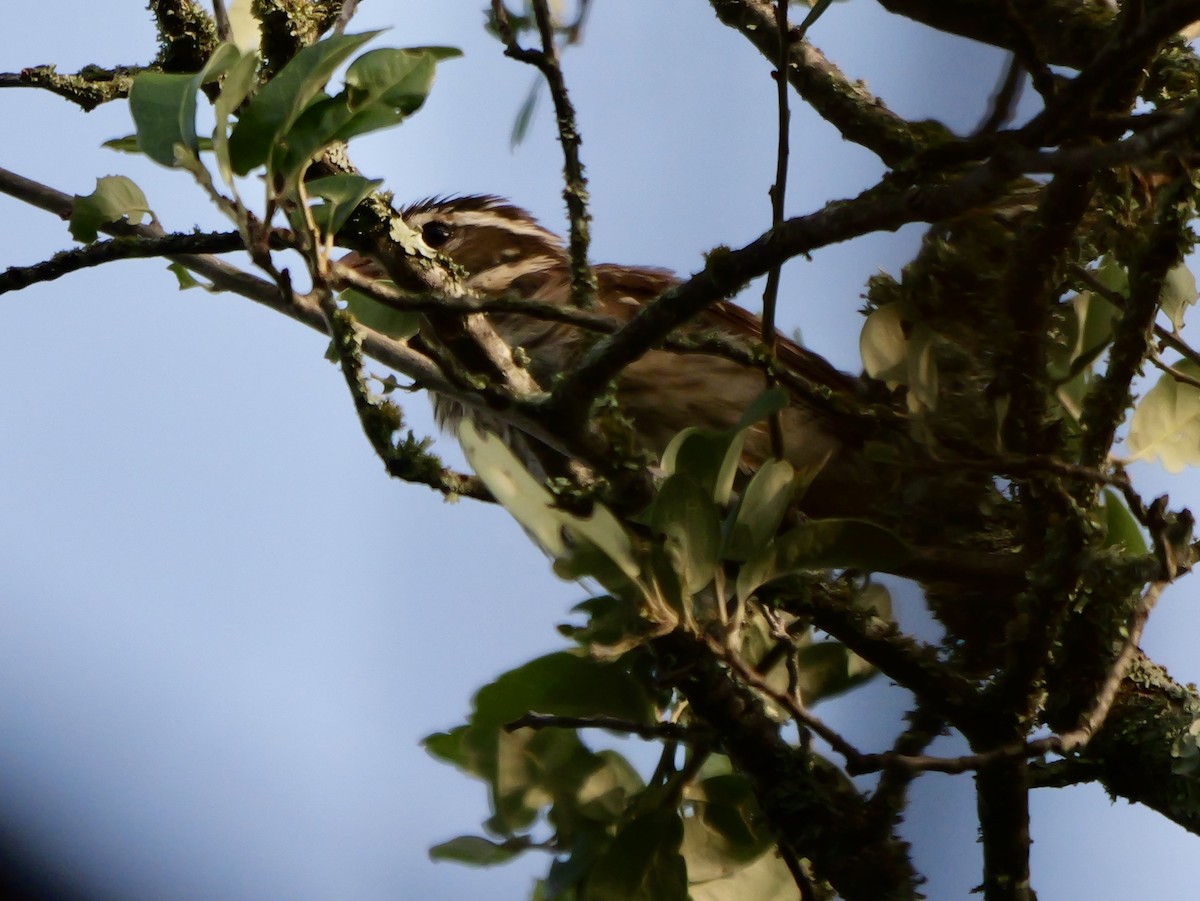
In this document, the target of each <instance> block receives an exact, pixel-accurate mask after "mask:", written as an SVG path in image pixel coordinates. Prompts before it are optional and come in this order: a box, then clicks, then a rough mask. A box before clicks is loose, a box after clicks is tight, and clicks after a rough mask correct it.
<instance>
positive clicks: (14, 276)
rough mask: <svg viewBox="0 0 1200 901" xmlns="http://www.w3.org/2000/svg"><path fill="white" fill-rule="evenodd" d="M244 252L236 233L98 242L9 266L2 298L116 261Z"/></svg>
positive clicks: (1, 282)
mask: <svg viewBox="0 0 1200 901" xmlns="http://www.w3.org/2000/svg"><path fill="white" fill-rule="evenodd" d="M272 240H273V243H274V245H275V246H276V247H279V248H282V247H284V246H285V243H284V240H283V235H282V233H279V232H277V233H275V234H274V235H273V237H272ZM245 249H246V246H245V244H243V243H242V237H241V235H240V234H238V233H237V232H236V231H230V232H191V233H188V232H174V233H172V234H165V235H161V236H158V237H138V236H132V235H131V236H127V237H120V238H113V239H111V240H107V241H95V242H93V243H91V244H88V245H86V246H84V247H75V248H72V249H71V250H63V251H60V252H58V253H56V254H55V255H54V256H52V257H51V258H50V259H48V260H44V261H43V262H41V263H34V264H33V265H31V266H10V267H9V268H8V269H5V270H4V271H3V272H0V294H4V293H7V292H9V291H19V290H21V289H22V288H28V287H29V286H30V285H35V284H38V283H40V282H50V281H54V280H55V279H58V278H62V277H63V276H64V275H69V274H71V273H73V272H79V271H80V270H82V269H89V268H91V267H93V266H100V265H103V264H105V263H111V262H114V261H116V260H134V259H146V258H150V257H169V256H173V255H175V254H180V253H188V254H196V253H205V254H208V253H234V252H236V251H239V250H245Z"/></svg>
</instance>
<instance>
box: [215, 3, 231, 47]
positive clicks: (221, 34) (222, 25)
mask: <svg viewBox="0 0 1200 901" xmlns="http://www.w3.org/2000/svg"><path fill="white" fill-rule="evenodd" d="M213 19H215V20H216V23H217V37H218V38H220V39H221V40H222V41H232V40H233V24H232V23H231V22H230V21H229V10H227V9H226V8H225V0H213Z"/></svg>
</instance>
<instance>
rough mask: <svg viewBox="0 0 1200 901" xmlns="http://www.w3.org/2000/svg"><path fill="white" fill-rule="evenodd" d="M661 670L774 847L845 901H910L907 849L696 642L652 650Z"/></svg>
mask: <svg viewBox="0 0 1200 901" xmlns="http://www.w3.org/2000/svg"><path fill="white" fill-rule="evenodd" d="M654 647H655V649H656V651H657V653H658V654H659V655H660V656H661V657H662V659H663V663H664V670H665V671H666V672H669V673H673V674H674V675H673V676H672V681H673V682H674V683H675V684H676V686H677V687H678V688H679V690H680V691H681V692H682V693H683V694H684V696H685V697H686V698H687V699H688V702H689V704H690V705H691V708H692V710H693V711H694V712H695V714H696V716H697V717H699V718H700V719H701V720H702V721H703V722H705V723H707V724H708V725H709V726H710V727H712V729H713V732H714V733H715V734H716V735H719V736H721V744H722V750H723V751H724V752H725V753H727V754H728V755H729V757H730V759H731V760H732V761H733V763H734V765H735V766H736V767H737V768H738V770H739V771H741V772H743V773H745V774H746V776H747V777H748V778H749V779H750V783H751V785H752V786H753V787H754V792H755V795H756V796H757V798H758V802H759V805H760V806H761V807H762V810H763V813H764V815H765V817H766V820H767V823H768V824H769V825H770V826H771V828H772V830H773V831H774V832H775V835H776V838H777V840H778V841H779V842H780V844H781V845H784V846H786V847H787V848H788V849H790V851H791V852H792V853H794V854H795V855H796V857H797V858H800V859H805V858H807V859H808V860H809V861H810V862H811V863H812V865H813V868H814V870H815V873H816V875H817V877H818V878H821V879H826V880H828V881H829V882H830V884H832V885H833V887H834V888H835V889H836V890H837V891H838V893H839V895H840V896H841V897H843V898H845V899H846V901H900V899H905V901H911V899H915V898H916V897H917V893H916V884H917V881H918V877H917V875H916V873H915V872H914V871H913V869H912V864H911V863H910V862H909V860H908V855H907V849H906V847H905V845H904V843H903V842H901V841H900V840H899V839H898V838H897V837H896V836H895V835H893V834H891V833H890V832H889V833H888V834H887V835H885V836H880V835H879V834H878V824H877V823H875V822H873V821H871V820H870V819H869V818H868V808H867V805H866V802H865V801H864V799H863V798H862V796H861V795H860V794H859V792H858V791H857V790H856V789H855V788H854V786H853V785H852V784H851V783H850V781H849V780H848V779H846V778H845V777H844V776H842V775H841V774H840V773H839V771H838V770H837V769H836V768H835V767H833V766H832V765H831V764H830V763H828V762H827V761H825V760H823V759H822V758H820V757H818V756H816V755H814V754H812V753H811V752H810V751H808V750H807V749H805V748H794V747H791V746H790V745H788V744H787V742H785V741H784V740H783V738H782V737H781V736H780V734H779V726H778V724H776V723H775V722H774V721H773V720H772V719H771V718H770V717H769V716H767V714H766V713H765V711H764V710H763V707H762V703H761V702H760V701H759V700H758V698H757V697H756V696H755V695H754V693H753V692H752V691H751V690H750V689H749V688H747V687H746V686H745V685H743V684H741V683H740V682H738V681H737V680H735V679H732V678H731V677H730V675H729V673H728V672H727V671H726V670H725V669H724V668H723V667H722V666H721V665H720V664H719V663H718V662H717V660H716V659H715V658H714V656H713V654H712V652H711V651H710V650H709V649H708V648H707V647H706V646H705V645H704V644H703V643H702V642H701V641H699V640H698V639H696V638H694V637H693V636H690V635H686V634H683V633H674V634H672V635H668V636H664V637H663V638H660V639H657V640H656V641H655V643H654Z"/></svg>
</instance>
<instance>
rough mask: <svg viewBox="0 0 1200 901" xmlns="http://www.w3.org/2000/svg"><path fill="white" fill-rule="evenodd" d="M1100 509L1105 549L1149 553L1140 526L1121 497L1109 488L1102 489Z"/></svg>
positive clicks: (1139, 553)
mask: <svg viewBox="0 0 1200 901" xmlns="http://www.w3.org/2000/svg"><path fill="white" fill-rule="evenodd" d="M1102 509H1103V512H1104V546H1105V547H1123V548H1124V549H1125V550H1126V551H1127V552H1128V553H1130V554H1138V555H1141V554H1146V553H1149V551H1150V548H1149V546H1148V545H1147V544H1146V536H1145V535H1143V534H1142V527H1141V524H1140V523H1138V521H1137V520H1136V519H1134V516H1133V513H1132V512H1130V510H1129V507H1127V506H1126V505H1125V501H1124V500H1123V499H1122V498H1121V496H1120V495H1119V494H1117V492H1115V491H1113V490H1112V489H1111V488H1105V489H1104V496H1103V507H1102Z"/></svg>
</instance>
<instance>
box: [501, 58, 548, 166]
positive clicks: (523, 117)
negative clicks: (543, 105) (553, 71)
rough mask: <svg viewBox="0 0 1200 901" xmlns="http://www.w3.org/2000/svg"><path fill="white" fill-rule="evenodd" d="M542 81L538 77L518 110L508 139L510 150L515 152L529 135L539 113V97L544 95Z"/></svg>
mask: <svg viewBox="0 0 1200 901" xmlns="http://www.w3.org/2000/svg"><path fill="white" fill-rule="evenodd" d="M542 84H543V82H542V79H541V76H538V77H536V78H534V79H533V84H531V85H530V86H529V93H528V94H526V95H525V99H524V100H523V101H522V102H521V107H520V109H518V110H517V117H516V118H515V119H514V120H513V127H512V134H510V135H509V138H508V149H509V150H515V149H516V148H517V147H518V146H520V144H521V142H522V141H524V140H525V135H526V134H528V133H529V126H530V124H531V123H532V122H533V114H534V113H535V112H536V111H537V105H538V97H539V96H541V93H542Z"/></svg>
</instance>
